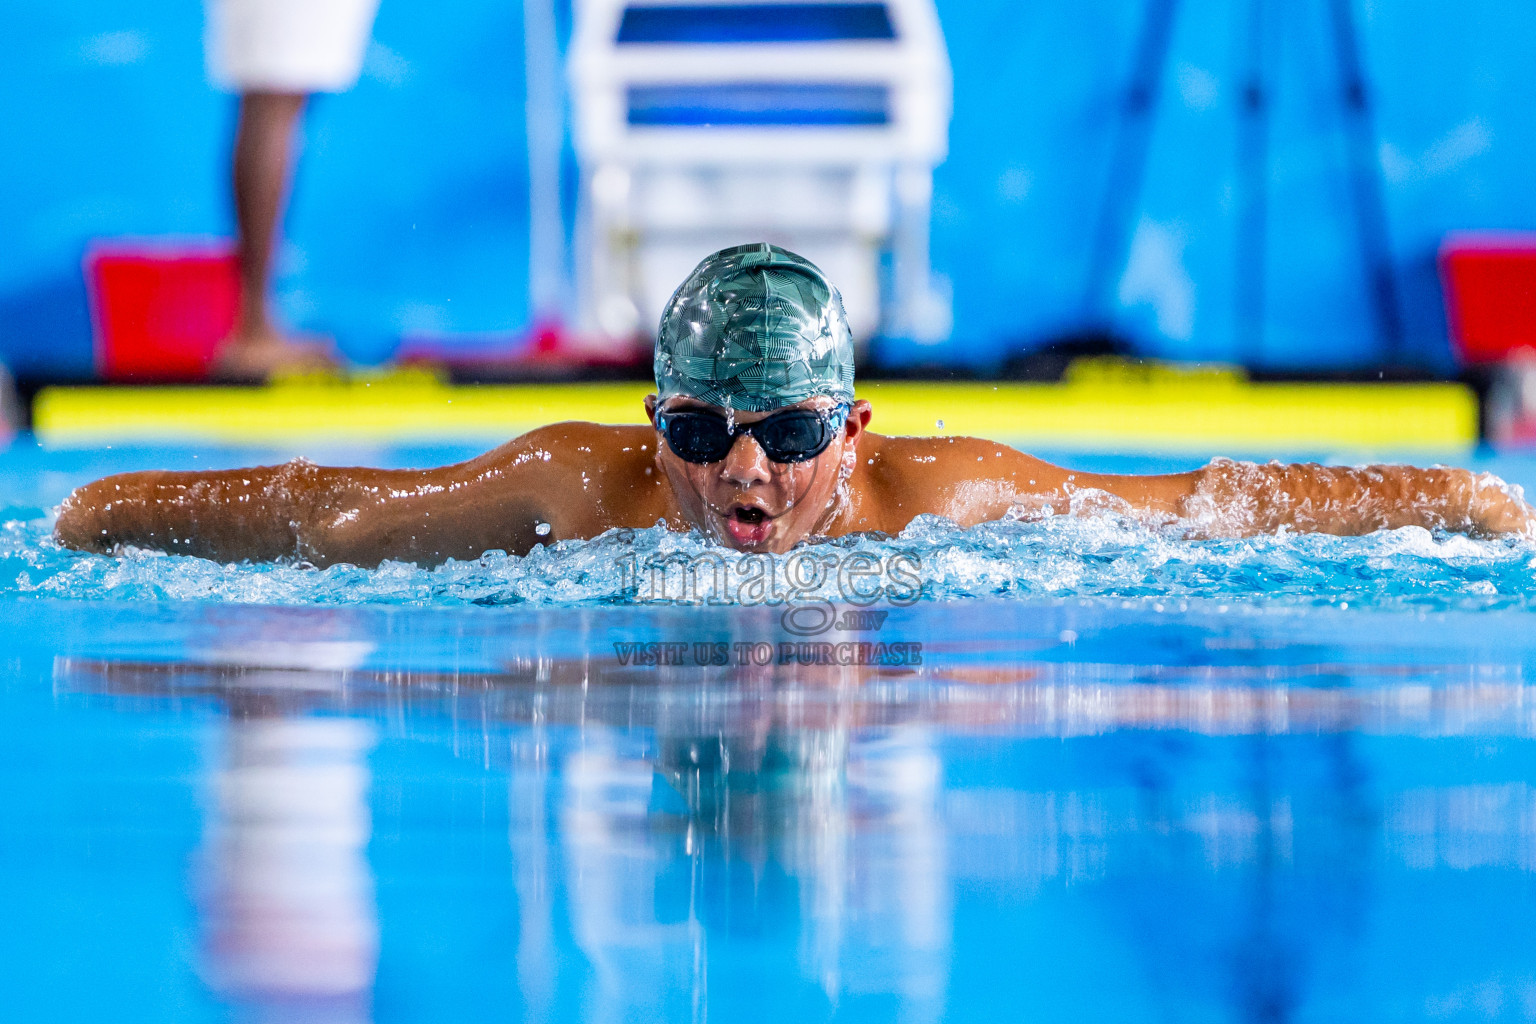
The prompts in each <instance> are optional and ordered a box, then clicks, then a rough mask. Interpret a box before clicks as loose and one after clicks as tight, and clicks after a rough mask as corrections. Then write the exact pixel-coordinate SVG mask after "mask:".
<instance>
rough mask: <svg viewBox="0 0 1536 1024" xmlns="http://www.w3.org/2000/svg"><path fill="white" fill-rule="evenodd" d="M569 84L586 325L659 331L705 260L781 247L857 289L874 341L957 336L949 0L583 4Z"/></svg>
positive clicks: (631, 334) (615, 331)
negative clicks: (946, 225)
mask: <svg viewBox="0 0 1536 1024" xmlns="http://www.w3.org/2000/svg"><path fill="white" fill-rule="evenodd" d="M570 76H571V84H572V90H573V93H574V99H575V113H576V124H575V145H576V152H577V156H578V159H579V161H580V165H581V192H580V200H579V208H578V223H577V237H576V253H575V257H576V291H577V310H578V315H577V326H578V328H579V329H581V330H582V331H583V332H591V333H595V334H597V335H599V336H601V337H603V338H606V339H608V340H609V342H610V343H611V344H613V345H614V346H615V347H618V346H628V345H630V344H632V343H633V342H634V340H635V339H636V338H637V337H649V336H650V335H651V334H652V332H653V331H654V330H655V326H656V323H657V321H658V320H659V318H660V316H661V310H662V307H663V305H665V303H666V301H667V299H668V298H669V297H670V296H671V293H672V290H673V289H674V288H675V287H676V286H677V284H678V282H680V281H682V280H683V278H684V277H686V276H687V275H688V273H689V271H691V270H692V269H693V267H694V265H695V264H696V263H697V262H698V261H699V260H700V259H702V258H703V257H704V256H706V255H708V254H709V253H711V252H713V251H715V250H716V249H721V248H724V247H725V246H728V245H738V244H741V243H743V242H759V241H767V242H772V243H774V244H776V245H781V246H783V247H784V248H787V249H790V250H792V251H794V252H798V253H800V254H802V255H804V256H806V257H807V258H809V259H810V260H812V261H813V262H815V263H816V264H818V265H819V266H820V267H821V268H822V270H824V271H825V272H826V273H827V275H828V277H830V278H831V279H832V281H833V282H835V283H836V284H837V285H838V287H839V289H840V290H841V291H842V294H843V301H844V305H845V306H846V308H847V312H848V319H849V323H850V325H851V327H852V329H853V334H854V337H855V339H857V340H858V341H859V342H861V343H862V342H864V341H866V340H867V339H868V338H869V337H871V336H872V335H874V334H877V333H880V334H885V335H888V336H900V337H907V338H914V339H916V340H919V341H938V340H941V339H943V338H944V337H947V336H948V333H949V329H950V307H949V296H948V289H947V288H946V287H943V286H942V284H940V283H938V282H935V281H934V279H933V277H932V275H931V273H930V269H929V261H928V224H929V206H930V198H931V196H932V191H933V169H934V167H935V166H937V165H938V164H939V163H940V162H941V161H942V160H943V159H944V156H945V153H946V149H947V146H948V132H949V115H950V90H951V78H950V68H949V58H948V56H947V54H946V53H945V49H944V40H943V36H942V34H941V33H940V30H939V21H938V15H937V14H936V12H935V11H934V7H933V2H932V0H881V2H855V3H845V2H831V0H809V2H806V0H797V2H783V0H730V2H720V0H577V3H576V26H575V36H574V39H573V42H572V47H571V61H570ZM936 285H938V286H936Z"/></svg>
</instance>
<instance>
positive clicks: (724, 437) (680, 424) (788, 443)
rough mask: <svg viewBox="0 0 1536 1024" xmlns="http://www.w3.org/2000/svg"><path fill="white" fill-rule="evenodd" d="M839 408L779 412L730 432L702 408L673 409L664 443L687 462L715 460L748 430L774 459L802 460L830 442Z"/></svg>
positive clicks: (839, 414)
mask: <svg viewBox="0 0 1536 1024" xmlns="http://www.w3.org/2000/svg"><path fill="white" fill-rule="evenodd" d="M841 414H842V410H841V409H839V410H836V411H834V412H833V413H831V414H830V415H829V414H827V413H822V412H814V411H812V410H809V409H796V410H793V411H791V412H781V413H778V414H777V415H774V416H769V417H768V418H767V419H765V420H759V421H758V422H756V423H754V424H752V425H751V426H750V427H740V428H738V429H737V430H736V431H735V432H734V433H733V432H732V431H731V428H730V427H729V426H728V425H727V424H726V422H725V420H724V419H722V418H721V417H719V416H715V415H712V414H710V413H702V412H679V413H673V414H672V415H670V416H668V417H667V419H666V427H665V430H666V435H667V444H668V445H669V446H670V447H671V449H672V450H673V451H674V452H676V453H677V455H678V457H679V458H682V459H686V460H687V461H689V462H696V463H701V464H703V463H709V462H719V461H720V460H721V459H723V458H725V457H726V456H727V455H728V454H730V451H731V446H732V445H734V444H735V443H736V437H737V435H738V434H751V435H752V436H753V437H755V438H757V443H758V444H760V445H762V446H763V452H764V453H765V454H766V455H767V456H768V457H769V458H770V459H772V460H773V461H774V462H806V461H808V460H810V459H814V458H815V457H816V456H818V455H820V454H821V453H822V452H824V451H826V449H827V445H829V444H831V443H832V430H833V423H834V421H837V422H840V421H841V419H842V415H841Z"/></svg>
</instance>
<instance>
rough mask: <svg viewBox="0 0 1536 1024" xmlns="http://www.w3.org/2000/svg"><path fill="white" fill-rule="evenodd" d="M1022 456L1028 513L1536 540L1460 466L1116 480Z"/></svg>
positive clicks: (1523, 512)
mask: <svg viewBox="0 0 1536 1024" xmlns="http://www.w3.org/2000/svg"><path fill="white" fill-rule="evenodd" d="M1019 459H1020V460H1021V462H1020V463H1019V464H1018V465H1017V466H1016V467H1015V469H1014V472H1013V473H1012V476H1011V479H1010V482H1011V483H1012V484H1013V485H1014V487H1015V490H1016V500H1015V503H1014V506H1013V507H1015V508H1017V509H1020V510H1022V511H1024V512H1026V513H1027V512H1029V511H1030V510H1031V509H1040V510H1044V509H1047V508H1048V509H1050V510H1051V511H1053V512H1058V513H1059V512H1066V511H1070V510H1074V509H1077V510H1087V511H1092V510H1094V509H1097V508H1105V507H1114V505H1115V503H1116V502H1115V501H1113V500H1110V501H1106V500H1105V498H1104V497H1103V496H1104V495H1108V496H1110V498H1111V499H1118V501H1119V502H1123V503H1124V505H1123V506H1122V508H1123V510H1124V511H1128V512H1130V513H1132V514H1135V515H1139V516H1142V517H1143V518H1147V519H1149V520H1152V521H1162V522H1168V521H1173V520H1182V521H1185V522H1187V523H1189V524H1190V525H1191V526H1193V527H1195V528H1196V529H1197V530H1198V531H1199V532H1201V533H1203V534H1205V535H1208V536H1250V535H1253V534H1260V533H1274V532H1276V531H1278V530H1281V529H1292V530H1297V531H1301V532H1311V533H1332V534H1341V535H1358V534H1365V533H1372V532H1374V531H1376V530H1391V529H1397V528H1399V527H1403V526H1421V527H1424V528H1425V529H1431V530H1433V529H1442V530H1450V531H1453V532H1458V533H1469V534H1473V535H1477V536H1491V535H1497V534H1507V533H1527V534H1531V533H1536V513H1533V510H1532V509H1531V507H1530V506H1529V505H1527V504H1526V503H1525V502H1524V501H1523V500H1522V498H1521V496H1520V494H1519V491H1518V489H1512V488H1510V487H1508V486H1507V485H1506V484H1504V482H1503V481H1501V480H1499V479H1498V478H1497V477H1495V476H1492V475H1491V474H1487V473H1482V474H1478V473H1472V472H1471V471H1469V470H1465V469H1454V468H1446V467H1436V468H1433V469H1419V468H1417V467H1414V466H1361V467H1352V466H1321V465H1318V464H1316V463H1292V464H1289V465H1287V464H1282V463H1279V462H1270V463H1265V464H1256V463H1251V462H1233V461H1231V460H1227V459H1218V460H1216V461H1214V462H1212V463H1210V464H1209V465H1207V466H1204V467H1202V468H1201V469H1198V470H1194V471H1193V472H1189V473H1171V474H1166V475H1161V476H1121V475H1115V474H1105V473H1076V472H1072V471H1070V470H1065V469H1062V468H1060V467H1057V466H1051V465H1050V464H1048V463H1044V462H1041V461H1040V460H1038V459H1033V458H1030V457H1029V456H1026V455H1022V454H1020V455H1019ZM1025 481H1032V482H1033V483H1029V484H1026V483H1025ZM1021 485H1022V486H1021ZM1074 498H1076V499H1077V500H1076V501H1075V502H1074V500H1073V499H1074Z"/></svg>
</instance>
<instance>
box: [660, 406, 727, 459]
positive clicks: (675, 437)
mask: <svg viewBox="0 0 1536 1024" xmlns="http://www.w3.org/2000/svg"><path fill="white" fill-rule="evenodd" d="M735 443H736V438H735V436H733V435H732V434H731V431H730V428H729V427H727V426H726V425H725V421H724V420H722V419H720V418H719V417H718V416H709V415H705V414H704V413H697V412H692V413H690V412H680V413H675V414H673V415H671V416H668V417H667V444H668V445H670V446H671V447H672V450H673V451H674V452H676V453H677V455H678V457H679V458H682V459H686V460H687V461H689V462H698V463H705V462H719V461H720V460H721V459H723V458H725V457H726V455H728V454H729V453H730V450H731V445H733V444H735Z"/></svg>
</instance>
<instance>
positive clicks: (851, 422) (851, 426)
mask: <svg viewBox="0 0 1536 1024" xmlns="http://www.w3.org/2000/svg"><path fill="white" fill-rule="evenodd" d="M873 416H874V408H873V407H872V406H871V405H870V404H869V400H868V399H867V398H861V399H859V400H858V401H856V402H854V403H853V408H851V409H849V410H848V418H847V419H846V420H844V421H843V436H844V437H846V438H847V439H848V440H850V441H853V440H856V439H857V438H858V436H859V435H860V434H862V433H864V431H866V430H868V429H869V421H870V419H871V418H872V417H873Z"/></svg>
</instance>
